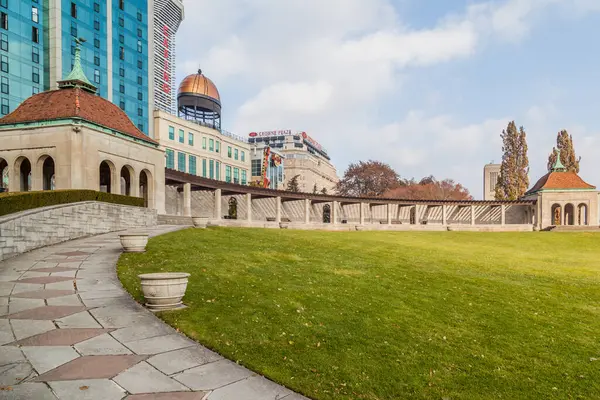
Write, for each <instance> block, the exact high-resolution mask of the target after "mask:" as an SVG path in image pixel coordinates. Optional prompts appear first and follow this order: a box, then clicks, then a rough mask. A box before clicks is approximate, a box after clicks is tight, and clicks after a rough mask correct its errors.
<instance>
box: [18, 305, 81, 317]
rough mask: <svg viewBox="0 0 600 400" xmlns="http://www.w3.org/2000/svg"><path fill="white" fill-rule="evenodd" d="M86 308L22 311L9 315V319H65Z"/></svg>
mask: <svg viewBox="0 0 600 400" xmlns="http://www.w3.org/2000/svg"><path fill="white" fill-rule="evenodd" d="M85 309H86V308H85V307H84V306H44V307H37V308H32V309H30V310H26V311H21V312H18V313H15V314H9V315H8V318H9V319H37V320H55V319H59V318H63V317H66V316H69V315H72V314H75V313H78V312H81V311H84V310H85Z"/></svg>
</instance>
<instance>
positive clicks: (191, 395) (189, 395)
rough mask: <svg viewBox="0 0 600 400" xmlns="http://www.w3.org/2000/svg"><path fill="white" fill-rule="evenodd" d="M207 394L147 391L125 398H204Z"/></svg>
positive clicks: (143, 399) (174, 399) (200, 399)
mask: <svg viewBox="0 0 600 400" xmlns="http://www.w3.org/2000/svg"><path fill="white" fill-rule="evenodd" d="M205 396H206V393H205V392H171V393H145V394H132V395H129V396H127V397H125V400H203V399H204V397H205Z"/></svg>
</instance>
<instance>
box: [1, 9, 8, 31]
mask: <svg viewBox="0 0 600 400" xmlns="http://www.w3.org/2000/svg"><path fill="white" fill-rule="evenodd" d="M0 27H1V28H2V29H6V30H8V14H6V13H4V12H0Z"/></svg>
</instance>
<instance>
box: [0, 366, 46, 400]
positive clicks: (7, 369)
mask: <svg viewBox="0 0 600 400" xmlns="http://www.w3.org/2000/svg"><path fill="white" fill-rule="evenodd" d="M2 364H4V365H2V366H0V386H12V385H18V384H20V383H22V382H23V381H26V380H28V379H30V378H35V377H36V376H37V373H36V372H35V371H34V370H33V367H32V366H31V364H29V363H28V362H26V361H21V362H12V361H11V362H7V361H6V360H4V361H3V363H2ZM1 394H2V391H0V395H1ZM0 398H2V397H1V396H0Z"/></svg>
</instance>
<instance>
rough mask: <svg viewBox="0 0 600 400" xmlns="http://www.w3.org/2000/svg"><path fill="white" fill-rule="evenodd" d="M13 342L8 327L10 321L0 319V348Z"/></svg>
mask: <svg viewBox="0 0 600 400" xmlns="http://www.w3.org/2000/svg"><path fill="white" fill-rule="evenodd" d="M13 340H15V337H14V336H13V333H12V329H11V327H10V321H9V320H7V319H0V346H2V345H3V344H6V343H10V342H12V341H13ZM0 363H1V360H0Z"/></svg>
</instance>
